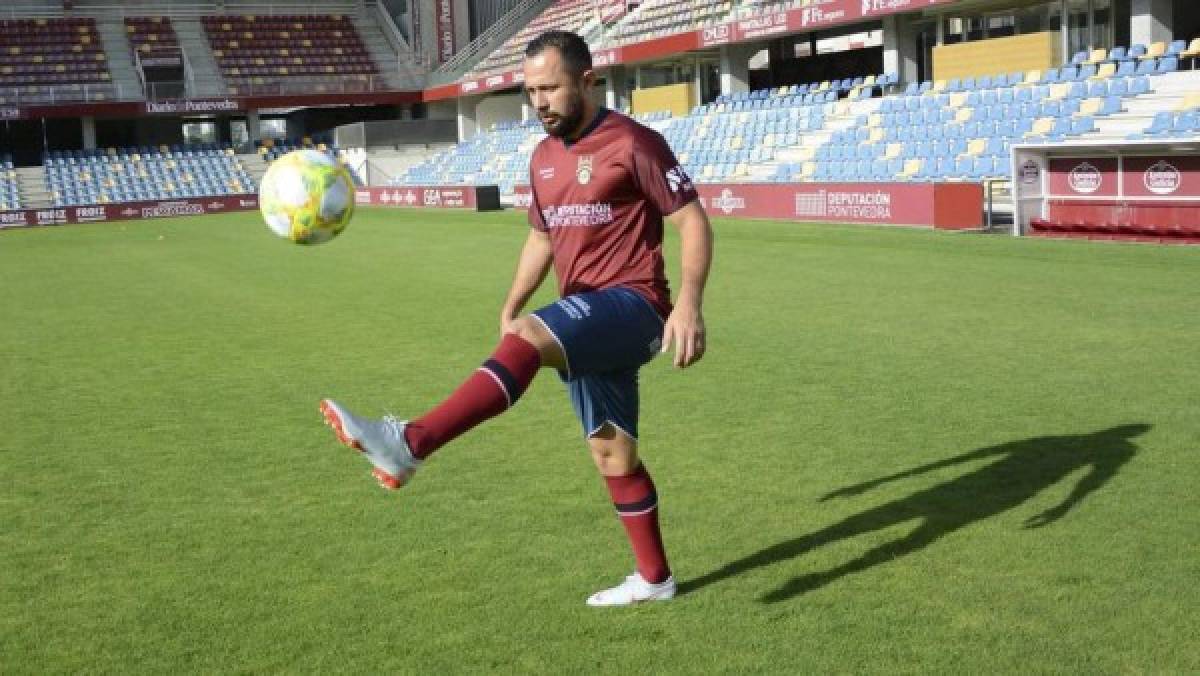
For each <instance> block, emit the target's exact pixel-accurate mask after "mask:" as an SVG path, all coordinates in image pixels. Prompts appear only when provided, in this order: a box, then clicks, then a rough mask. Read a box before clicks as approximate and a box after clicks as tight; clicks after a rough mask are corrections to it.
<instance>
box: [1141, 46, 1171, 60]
mask: <svg viewBox="0 0 1200 676" xmlns="http://www.w3.org/2000/svg"><path fill="white" fill-rule="evenodd" d="M1166 53H1167V43H1165V42H1153V43H1151V44H1150V46H1149V47H1147V48H1146V53H1145V54H1142V56H1141V58H1142V59H1157V58H1158V57H1160V56H1162V55H1163V54H1166Z"/></svg>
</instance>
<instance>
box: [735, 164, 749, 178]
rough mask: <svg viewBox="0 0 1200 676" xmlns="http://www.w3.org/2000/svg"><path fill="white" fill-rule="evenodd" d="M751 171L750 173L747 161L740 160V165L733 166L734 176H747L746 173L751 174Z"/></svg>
mask: <svg viewBox="0 0 1200 676" xmlns="http://www.w3.org/2000/svg"><path fill="white" fill-rule="evenodd" d="M749 173H750V167H747V166H746V163H745V162H739V163H738V165H737V166H736V167H734V168H733V175H734V176H745V175H746V174H749Z"/></svg>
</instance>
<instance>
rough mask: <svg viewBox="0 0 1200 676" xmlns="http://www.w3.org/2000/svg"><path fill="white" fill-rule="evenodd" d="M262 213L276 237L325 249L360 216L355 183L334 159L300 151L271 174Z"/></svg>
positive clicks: (261, 198) (261, 190) (263, 188)
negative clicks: (356, 209)
mask: <svg viewBox="0 0 1200 676" xmlns="http://www.w3.org/2000/svg"><path fill="white" fill-rule="evenodd" d="M258 208H259V210H260V211H262V215H263V219H264V220H265V221H266V222H267V227H269V228H271V231H272V232H274V233H275V234H276V235H279V236H280V237H283V238H284V239H289V240H291V241H293V242H295V243H297V244H322V243H324V242H328V241H329V240H331V239H333V238H334V237H337V236H338V235H339V234H341V232H342V230H345V229H346V224H347V223H349V222H350V217H351V216H353V215H354V181H353V180H351V178H350V172H349V171H347V170H346V167H345V166H343V165H342V164H341V163H340V162H338V161H336V160H334V159H333V158H332V157H330V156H329V155H326V154H325V153H321V152H317V151H315V150H296V151H293V152H290V153H288V154H286V155H284V156H283V157H280V158H279V159H277V160H275V161H274V162H272V163H271V166H270V167H268V168H267V173H266V175H264V176H263V179H262V184H261V185H259V187H258Z"/></svg>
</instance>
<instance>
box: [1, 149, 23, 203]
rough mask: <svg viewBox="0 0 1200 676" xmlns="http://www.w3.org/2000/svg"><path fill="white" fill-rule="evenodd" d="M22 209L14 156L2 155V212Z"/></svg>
mask: <svg viewBox="0 0 1200 676" xmlns="http://www.w3.org/2000/svg"><path fill="white" fill-rule="evenodd" d="M20 208H21V192H20V190H19V189H18V187H17V172H16V171H15V170H14V169H13V162H12V156H11V155H9V154H7V153H5V154H2V155H0V211H6V210H9V209H20Z"/></svg>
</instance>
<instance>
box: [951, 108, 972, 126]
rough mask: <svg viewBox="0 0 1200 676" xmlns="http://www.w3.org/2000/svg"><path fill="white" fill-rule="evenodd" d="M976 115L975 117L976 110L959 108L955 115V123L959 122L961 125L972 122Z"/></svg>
mask: <svg viewBox="0 0 1200 676" xmlns="http://www.w3.org/2000/svg"><path fill="white" fill-rule="evenodd" d="M974 115H975V109H974V108H959V109H958V112H956V113H955V114H954V121H955V122H959V123H962V122H970V121H971V118H972V117H974Z"/></svg>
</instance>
